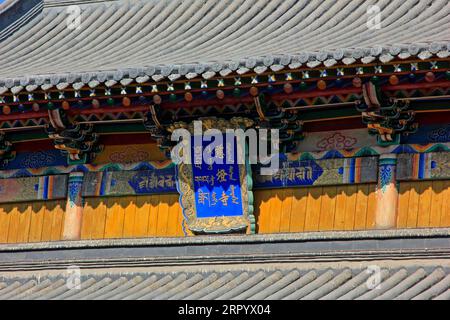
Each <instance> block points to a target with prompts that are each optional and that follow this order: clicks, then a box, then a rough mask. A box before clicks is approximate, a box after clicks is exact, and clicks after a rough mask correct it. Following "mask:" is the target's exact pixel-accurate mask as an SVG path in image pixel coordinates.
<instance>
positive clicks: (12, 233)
mask: <svg viewBox="0 0 450 320" xmlns="http://www.w3.org/2000/svg"><path fill="white" fill-rule="evenodd" d="M17 206H18V205H17V204H16V203H15V204H13V206H12V208H11V211H10V213H9V214H10V216H11V217H10V220H9V230H8V243H17V236H18V233H19V223H20V210H19V208H18V207H17ZM39 240H40V239H38V240H37V241H39Z"/></svg>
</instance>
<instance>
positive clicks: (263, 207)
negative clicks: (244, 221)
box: [254, 190, 271, 233]
mask: <svg viewBox="0 0 450 320" xmlns="http://www.w3.org/2000/svg"><path fill="white" fill-rule="evenodd" d="M254 196H255V217H256V223H257V226H258V228H257V233H267V232H269V228H270V197H271V193H270V190H257V191H255V192H254Z"/></svg>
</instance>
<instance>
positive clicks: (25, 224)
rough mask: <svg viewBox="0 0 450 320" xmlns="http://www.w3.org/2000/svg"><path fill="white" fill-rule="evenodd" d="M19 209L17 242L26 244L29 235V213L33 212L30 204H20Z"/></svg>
mask: <svg viewBox="0 0 450 320" xmlns="http://www.w3.org/2000/svg"><path fill="white" fill-rule="evenodd" d="M18 208H19V212H20V215H19V229H18V233H17V242H19V243H25V242H28V236H29V233H30V224H31V213H32V211H33V209H32V206H31V204H25V203H23V204H20V205H19V206H18Z"/></svg>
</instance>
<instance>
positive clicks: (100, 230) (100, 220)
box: [91, 198, 107, 239]
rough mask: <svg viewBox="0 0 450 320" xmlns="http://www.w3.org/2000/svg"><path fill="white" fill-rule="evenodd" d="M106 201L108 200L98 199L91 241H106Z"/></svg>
mask: <svg viewBox="0 0 450 320" xmlns="http://www.w3.org/2000/svg"><path fill="white" fill-rule="evenodd" d="M106 201H107V199H105V198H98V199H96V202H95V203H96V205H95V206H94V209H95V211H94V215H93V219H92V229H91V239H104V237H105V221H106V209H107V208H106Z"/></svg>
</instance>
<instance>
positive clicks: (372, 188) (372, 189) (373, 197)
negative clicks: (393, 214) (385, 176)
mask: <svg viewBox="0 0 450 320" xmlns="http://www.w3.org/2000/svg"><path fill="white" fill-rule="evenodd" d="M376 191H377V185H376V184H375V183H373V184H371V185H369V197H368V199H367V219H366V229H374V228H375V214H376V210H377V194H376Z"/></svg>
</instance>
